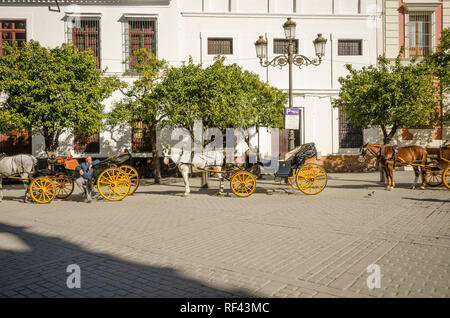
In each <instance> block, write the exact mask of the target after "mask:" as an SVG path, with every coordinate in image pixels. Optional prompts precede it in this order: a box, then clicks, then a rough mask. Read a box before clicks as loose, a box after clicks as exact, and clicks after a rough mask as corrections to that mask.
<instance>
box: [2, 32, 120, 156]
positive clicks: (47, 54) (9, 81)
mask: <svg viewBox="0 0 450 318" xmlns="http://www.w3.org/2000/svg"><path fill="white" fill-rule="evenodd" d="M3 48H4V50H5V51H6V55H5V56H2V57H0V92H1V93H2V94H4V96H5V97H6V99H4V100H3V101H1V104H0V118H1V120H0V131H1V132H3V133H8V132H9V131H10V130H11V129H27V130H29V131H33V133H36V132H38V133H40V134H42V135H43V136H44V139H45V149H46V151H48V152H49V151H52V152H53V151H56V149H57V147H58V139H59V136H60V135H61V133H63V132H64V131H70V132H73V133H83V134H92V133H95V132H97V131H99V130H100V129H101V127H102V124H101V120H102V118H103V115H102V112H103V106H102V104H101V102H102V101H103V100H104V99H105V98H107V97H108V96H110V95H111V94H112V92H113V91H114V89H115V88H116V86H117V84H118V80H117V79H116V78H112V77H105V76H104V73H105V72H104V71H103V72H102V71H99V70H97V61H96V58H95V57H94V56H93V55H92V53H91V52H89V51H85V52H79V51H78V50H77V48H76V47H75V46H73V45H67V44H63V45H62V46H60V47H56V48H52V49H49V48H45V47H42V46H40V44H39V43H38V42H36V41H30V42H28V43H25V44H24V46H23V47H22V48H20V49H19V48H17V47H11V46H9V45H8V43H5V44H4V46H3Z"/></svg>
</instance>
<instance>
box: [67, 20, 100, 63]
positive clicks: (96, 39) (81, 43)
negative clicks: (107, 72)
mask: <svg viewBox="0 0 450 318" xmlns="http://www.w3.org/2000/svg"><path fill="white" fill-rule="evenodd" d="M67 39H68V42H72V43H73V44H74V45H75V46H76V47H77V48H78V50H80V51H86V50H88V49H90V50H92V52H93V54H94V56H95V57H96V58H97V65H98V67H99V68H100V20H99V19H85V18H81V19H72V20H71V21H70V23H69V26H68V29H67Z"/></svg>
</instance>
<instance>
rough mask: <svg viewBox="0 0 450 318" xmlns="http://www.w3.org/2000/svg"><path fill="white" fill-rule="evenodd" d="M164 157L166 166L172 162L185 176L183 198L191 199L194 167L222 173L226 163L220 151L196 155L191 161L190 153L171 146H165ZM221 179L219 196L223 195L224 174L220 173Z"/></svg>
mask: <svg viewBox="0 0 450 318" xmlns="http://www.w3.org/2000/svg"><path fill="white" fill-rule="evenodd" d="M162 153H163V156H164V164H165V165H169V164H170V160H172V162H174V163H175V164H176V165H177V167H178V170H179V171H180V173H181V175H182V176H183V181H184V187H185V191H184V194H183V197H185V198H186V197H189V193H190V192H191V189H190V187H189V172H190V168H191V167H192V166H194V167H196V168H198V169H200V170H204V169H208V170H214V171H222V166H223V162H224V156H223V154H222V153H221V152H219V151H209V152H206V153H205V152H202V153H200V154H194V157H193V158H192V160H191V153H190V152H183V151H182V150H180V149H176V148H171V147H170V146H166V147H164V146H163V151H162ZM218 177H219V192H218V193H217V195H222V194H223V190H224V189H223V175H222V173H218Z"/></svg>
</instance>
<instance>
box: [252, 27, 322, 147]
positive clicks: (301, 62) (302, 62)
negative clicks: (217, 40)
mask: <svg viewBox="0 0 450 318" xmlns="http://www.w3.org/2000/svg"><path fill="white" fill-rule="evenodd" d="M295 27H296V23H295V22H294V21H292V20H291V18H288V19H287V21H286V22H285V23H284V24H283V28H284V33H285V35H286V40H288V45H287V52H285V53H284V54H283V55H279V56H276V57H274V58H273V60H271V61H269V60H264V59H265V58H266V51H267V41H266V40H264V38H263V36H262V35H260V36H259V39H258V40H257V41H256V42H255V47H256V56H257V57H258V58H259V63H260V64H261V66H263V67H269V66H270V65H271V66H280V67H283V66H286V65H289V108H292V107H293V103H292V102H293V91H292V65H296V66H298V67H299V68H301V67H302V66H308V65H314V66H318V65H320V63H322V57H323V56H325V46H326V43H327V39H325V38H323V37H322V34H321V33H319V34H318V36H317V38H316V39H315V40H314V41H313V43H314V48H315V50H316V56H317V57H316V58H314V59H310V58H308V57H306V56H304V55H301V54H295V47H294V40H295ZM294 147H295V142H294V131H293V130H289V150H292V149H294Z"/></svg>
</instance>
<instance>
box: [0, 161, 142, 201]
mask: <svg viewBox="0 0 450 318" xmlns="http://www.w3.org/2000/svg"><path fill="white" fill-rule="evenodd" d="M130 158H131V154H129V153H120V154H116V155H114V156H111V157H109V158H107V159H105V160H103V161H100V162H99V163H98V164H96V165H94V166H93V169H94V172H93V175H92V178H91V179H90V184H88V186H89V187H90V188H91V189H92V188H93V187H94V185H96V186H97V190H98V192H99V194H100V195H101V196H102V197H103V198H105V199H106V200H109V201H119V200H122V199H123V198H125V197H126V196H127V195H129V194H133V193H134V192H135V191H136V189H137V188H138V186H139V175H138V172H137V171H136V169H134V168H133V167H131V166H128V165H124V163H125V162H126V161H128V160H129V159H130ZM47 163H48V168H46V169H40V170H37V171H36V172H35V173H34V174H33V175H32V178H25V177H23V176H14V175H11V176H5V177H6V178H10V179H18V180H31V182H30V186H29V188H28V190H29V193H30V196H31V198H32V199H33V201H35V202H37V203H41V204H44V203H50V202H51V201H53V199H54V198H55V197H56V198H58V199H66V198H68V197H69V196H70V195H71V194H72V192H73V190H74V181H75V180H76V179H77V178H79V177H80V174H79V172H78V171H77V170H76V167H77V166H78V161H77V160H76V159H70V160H67V159H66V158H64V157H51V158H49V159H47Z"/></svg>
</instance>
